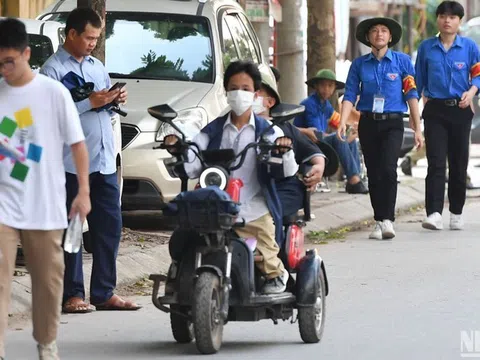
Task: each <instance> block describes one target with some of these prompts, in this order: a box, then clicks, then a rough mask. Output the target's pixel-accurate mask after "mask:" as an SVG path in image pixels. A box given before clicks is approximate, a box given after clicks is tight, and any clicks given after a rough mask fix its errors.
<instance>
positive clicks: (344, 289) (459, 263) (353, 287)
mask: <svg viewBox="0 0 480 360" xmlns="http://www.w3.org/2000/svg"><path fill="white" fill-rule="evenodd" d="M465 212H466V227H467V229H466V230H465V231H462V232H452V231H449V230H444V231H442V232H427V231H426V230H423V229H421V228H420V224H419V223H418V221H419V220H420V219H421V216H423V214H418V215H416V216H415V215H413V216H409V217H404V218H402V219H399V221H397V223H398V236H397V238H396V239H395V240H394V241H388V242H387V241H385V242H378V241H371V240H368V239H367V238H366V237H367V232H357V233H353V234H350V236H349V237H348V238H347V239H346V241H343V240H342V241H333V242H330V243H329V244H327V245H319V249H320V251H321V254H322V256H323V257H324V260H325V261H326V263H327V271H328V275H329V281H330V287H331V295H330V296H329V297H328V299H327V300H328V302H327V306H328V307H327V324H326V329H325V334H324V338H323V341H322V342H321V343H320V344H315V345H305V344H303V343H301V341H300V336H299V333H298V328H297V325H296V324H294V325H291V324H289V323H282V324H279V325H277V326H274V325H273V324H272V322H270V321H263V322H259V323H230V324H228V325H227V326H226V329H225V335H224V346H223V348H222V350H221V352H220V353H219V354H217V355H216V356H215V358H217V359H229V360H230V359H245V358H250V359H260V358H262V359H279V358H286V359H292V358H295V359H299V358H304V359H329V360H333V359H339V360H346V359H368V360H373V359H381V360H384V359H389V360H397V359H398V360H405V359H422V360H425V359H432V360H440V359H449V360H451V359H460V333H461V331H462V330H480V313H479V311H478V310H479V309H480V305H479V304H480V291H479V290H478V288H479V285H478V284H479V283H480V267H479V265H478V264H479V261H478V259H479V255H478V254H479V253H480V239H479V236H478V234H479V232H480V219H479V217H478V214H479V213H480V204H479V203H477V204H475V203H474V202H473V200H471V203H470V205H469V206H468V208H467V209H466V211H465ZM445 224H446V225H448V223H447V214H446V215H445ZM137 300H138V301H139V302H140V303H142V304H144V305H146V308H144V309H142V310H141V311H140V312H137V313H126V312H124V313H118V312H117V313H108V312H104V313H101V312H98V313H94V314H88V315H76V316H72V315H69V316H63V317H62V322H63V323H62V325H61V335H60V341H59V342H60V346H61V353H62V359H72V360H80V359H95V360H104V359H156V358H161V359H175V358H189V357H192V358H193V356H196V354H197V353H196V349H195V346H194V345H193V344H191V345H186V346H180V345H177V344H175V343H174V342H173V338H172V336H171V334H170V329H169V323H168V317H167V316H166V315H165V314H163V313H161V312H159V311H157V310H156V309H155V308H154V307H153V306H152V305H151V304H150V300H149V298H146V297H142V298H139V299H137ZM30 334H31V329H30V328H29V327H28V326H27V327H26V328H25V329H23V330H16V331H15V330H12V331H10V332H9V333H8V346H7V351H8V354H9V357H8V359H15V360H20V359H34V358H35V348H34V344H33V342H32V340H31V337H30ZM478 341H479V342H478V343H477V346H479V345H480V338H479V339H478ZM196 358H197V359H198V357H196ZM208 358H210V357H208Z"/></svg>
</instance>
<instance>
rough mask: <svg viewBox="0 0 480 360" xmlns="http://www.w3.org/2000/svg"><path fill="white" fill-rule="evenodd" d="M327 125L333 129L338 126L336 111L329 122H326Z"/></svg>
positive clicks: (338, 119) (338, 118) (338, 117)
mask: <svg viewBox="0 0 480 360" xmlns="http://www.w3.org/2000/svg"><path fill="white" fill-rule="evenodd" d="M328 125H330V126H331V127H333V128H335V129H336V128H338V125H340V114H339V113H338V112H337V111H334V112H333V114H332V116H331V117H330V120H328Z"/></svg>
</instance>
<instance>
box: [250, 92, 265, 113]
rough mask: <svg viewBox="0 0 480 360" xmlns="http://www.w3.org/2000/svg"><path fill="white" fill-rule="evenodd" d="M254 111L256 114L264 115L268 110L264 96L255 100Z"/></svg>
mask: <svg viewBox="0 0 480 360" xmlns="http://www.w3.org/2000/svg"><path fill="white" fill-rule="evenodd" d="M252 110H253V112H254V113H255V114H257V115H258V114H263V113H264V112H265V111H266V110H267V108H266V107H265V106H264V105H263V96H258V97H257V98H256V99H255V100H253V105H252Z"/></svg>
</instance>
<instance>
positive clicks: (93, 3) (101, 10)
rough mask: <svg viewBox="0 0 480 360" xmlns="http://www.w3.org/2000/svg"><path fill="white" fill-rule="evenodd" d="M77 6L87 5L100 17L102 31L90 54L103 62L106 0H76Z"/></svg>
mask: <svg viewBox="0 0 480 360" xmlns="http://www.w3.org/2000/svg"><path fill="white" fill-rule="evenodd" d="M77 6H78V7H89V8H91V9H93V10H95V11H96V12H97V14H98V15H100V17H101V18H102V21H103V27H102V33H101V34H100V37H99V39H98V41H97V46H96V47H95V49H94V50H93V52H92V55H93V56H94V57H96V58H97V59H98V60H100V61H101V62H102V63H103V64H105V20H106V19H105V13H106V0H77Z"/></svg>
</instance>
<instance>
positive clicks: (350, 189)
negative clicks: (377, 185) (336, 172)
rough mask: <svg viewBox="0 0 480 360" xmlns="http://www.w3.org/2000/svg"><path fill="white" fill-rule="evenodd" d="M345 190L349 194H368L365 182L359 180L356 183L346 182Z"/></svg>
mask: <svg viewBox="0 0 480 360" xmlns="http://www.w3.org/2000/svg"><path fill="white" fill-rule="evenodd" d="M345 191H346V192H347V193H349V194H368V189H367V187H366V186H365V184H364V183H363V182H361V181H359V182H358V183H356V184H350V183H347V185H346V186H345Z"/></svg>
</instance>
